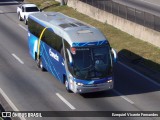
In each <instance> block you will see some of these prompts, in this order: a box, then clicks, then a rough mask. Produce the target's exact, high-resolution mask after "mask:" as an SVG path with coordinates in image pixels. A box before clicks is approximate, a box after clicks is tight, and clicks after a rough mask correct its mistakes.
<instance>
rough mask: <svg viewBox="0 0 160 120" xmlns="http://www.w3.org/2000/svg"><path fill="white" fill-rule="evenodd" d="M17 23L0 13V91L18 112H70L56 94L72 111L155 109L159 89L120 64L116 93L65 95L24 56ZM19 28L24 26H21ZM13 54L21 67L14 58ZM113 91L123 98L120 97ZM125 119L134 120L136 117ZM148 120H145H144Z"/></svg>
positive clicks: (22, 32)
mask: <svg viewBox="0 0 160 120" xmlns="http://www.w3.org/2000/svg"><path fill="white" fill-rule="evenodd" d="M0 10H2V11H11V10H12V11H15V10H16V5H11V6H5V7H4V6H0ZM13 16H14V17H13ZM18 24H22V22H19V21H18V19H17V15H16V13H9V14H0V36H1V37H0V38H1V39H0V56H1V57H0V88H1V89H2V90H3V91H4V92H5V93H6V94H7V95H8V96H9V98H10V99H11V100H12V102H13V103H14V104H15V105H16V107H17V108H18V109H19V110H66V111H71V110H72V109H71V108H70V107H69V106H68V105H66V104H65V103H64V102H63V101H62V100H61V99H59V97H58V96H57V95H56V93H59V94H60V95H62V96H63V97H64V98H65V99H66V100H67V101H69V102H70V103H71V104H72V105H73V106H74V107H75V108H76V109H75V110H76V111H77V110H82V111H83V110H94V111H98V110H106V111H111V110H120V111H122V110H123V111H139V110H159V109H158V108H160V106H159V104H158V102H159V95H160V93H159V87H157V86H155V85H153V84H151V83H150V82H148V81H146V79H145V78H142V77H140V76H138V75H137V74H135V73H134V72H132V71H129V70H128V69H127V68H125V67H124V66H122V65H121V64H118V65H117V67H116V86H115V89H116V91H106V92H102V93H95V94H85V95H79V94H72V93H71V94H69V93H67V92H66V91H65V88H64V86H63V85H62V84H60V83H59V82H58V81H56V80H55V79H54V77H53V76H52V75H50V74H49V73H48V72H41V71H40V70H39V69H38V68H37V67H36V64H35V62H34V61H33V60H32V59H31V58H30V56H29V54H28V46H27V32H26V31H25V30H24V29H23V28H21V27H20V26H19V25H18ZM22 25H23V26H24V24H22ZM24 27H26V26H24ZM13 53H14V54H15V55H16V56H18V58H20V59H21V60H22V61H23V62H24V64H21V63H20V62H19V61H18V60H17V59H15V58H14V57H13ZM6 66H8V67H6ZM139 81H141V82H139ZM117 91H118V92H120V93H122V94H124V96H122V95H121V96H120V95H119V94H118V93H117ZM15 96H16V97H15ZM126 96H127V97H128V98H129V99H127V98H126ZM144 98H145V99H144ZM127 100H128V101H127ZM130 100H131V101H130ZM132 102H133V103H132ZM68 119H75V118H68ZM77 119H80V118H77ZM84 119H93V118H84ZM101 119H106V118H101ZM107 119H116V118H107ZM125 119H127V120H128V119H131V120H132V119H133V120H134V119H136V118H125ZM137 119H140V118H137ZM142 119H146V118H142ZM150 119H151V118H147V120H150ZM123 120H124V118H123Z"/></svg>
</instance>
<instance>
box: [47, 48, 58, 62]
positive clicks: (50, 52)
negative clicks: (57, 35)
mask: <svg viewBox="0 0 160 120" xmlns="http://www.w3.org/2000/svg"><path fill="white" fill-rule="evenodd" d="M49 55H50V56H51V57H52V58H54V59H55V60H57V61H58V62H59V57H58V55H57V54H56V53H54V52H52V50H51V49H49Z"/></svg>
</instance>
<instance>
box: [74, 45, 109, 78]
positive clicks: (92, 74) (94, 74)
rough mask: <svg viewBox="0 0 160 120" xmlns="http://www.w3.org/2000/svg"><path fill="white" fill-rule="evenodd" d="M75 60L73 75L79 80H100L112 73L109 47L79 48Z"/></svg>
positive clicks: (76, 50) (76, 49)
mask: <svg viewBox="0 0 160 120" xmlns="http://www.w3.org/2000/svg"><path fill="white" fill-rule="evenodd" d="M72 58H73V74H74V76H75V77H76V78H78V79H85V80H87V79H88V80H89V79H100V78H104V77H106V76H108V75H111V72H112V62H111V61H112V58H111V54H110V49H109V45H105V46H98V47H97V46H96V47H77V48H75V53H74V54H73V53H72Z"/></svg>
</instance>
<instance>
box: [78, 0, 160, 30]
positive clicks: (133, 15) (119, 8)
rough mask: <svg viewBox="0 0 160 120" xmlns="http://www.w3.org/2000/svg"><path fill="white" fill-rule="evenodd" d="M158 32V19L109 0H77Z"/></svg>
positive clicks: (159, 26) (159, 24)
mask: <svg viewBox="0 0 160 120" xmlns="http://www.w3.org/2000/svg"><path fill="white" fill-rule="evenodd" d="M79 1H82V2H85V3H87V4H89V5H92V6H94V7H97V8H99V9H101V10H104V11H107V12H110V13H112V14H115V15H117V16H120V17H122V18H124V19H127V20H130V21H132V22H135V23H138V24H140V25H143V26H145V27H148V28H151V29H154V30H156V31H159V32H160V17H159V16H156V15H153V14H150V13H148V12H145V11H141V10H138V9H136V8H132V7H128V6H125V5H121V4H118V3H115V2H113V1H110V0H79Z"/></svg>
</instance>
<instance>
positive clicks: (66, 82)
mask: <svg viewBox="0 0 160 120" xmlns="http://www.w3.org/2000/svg"><path fill="white" fill-rule="evenodd" d="M64 84H65V87H66V90H67V92H69V93H71V90H70V89H69V83H68V80H67V79H66V77H64Z"/></svg>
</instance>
